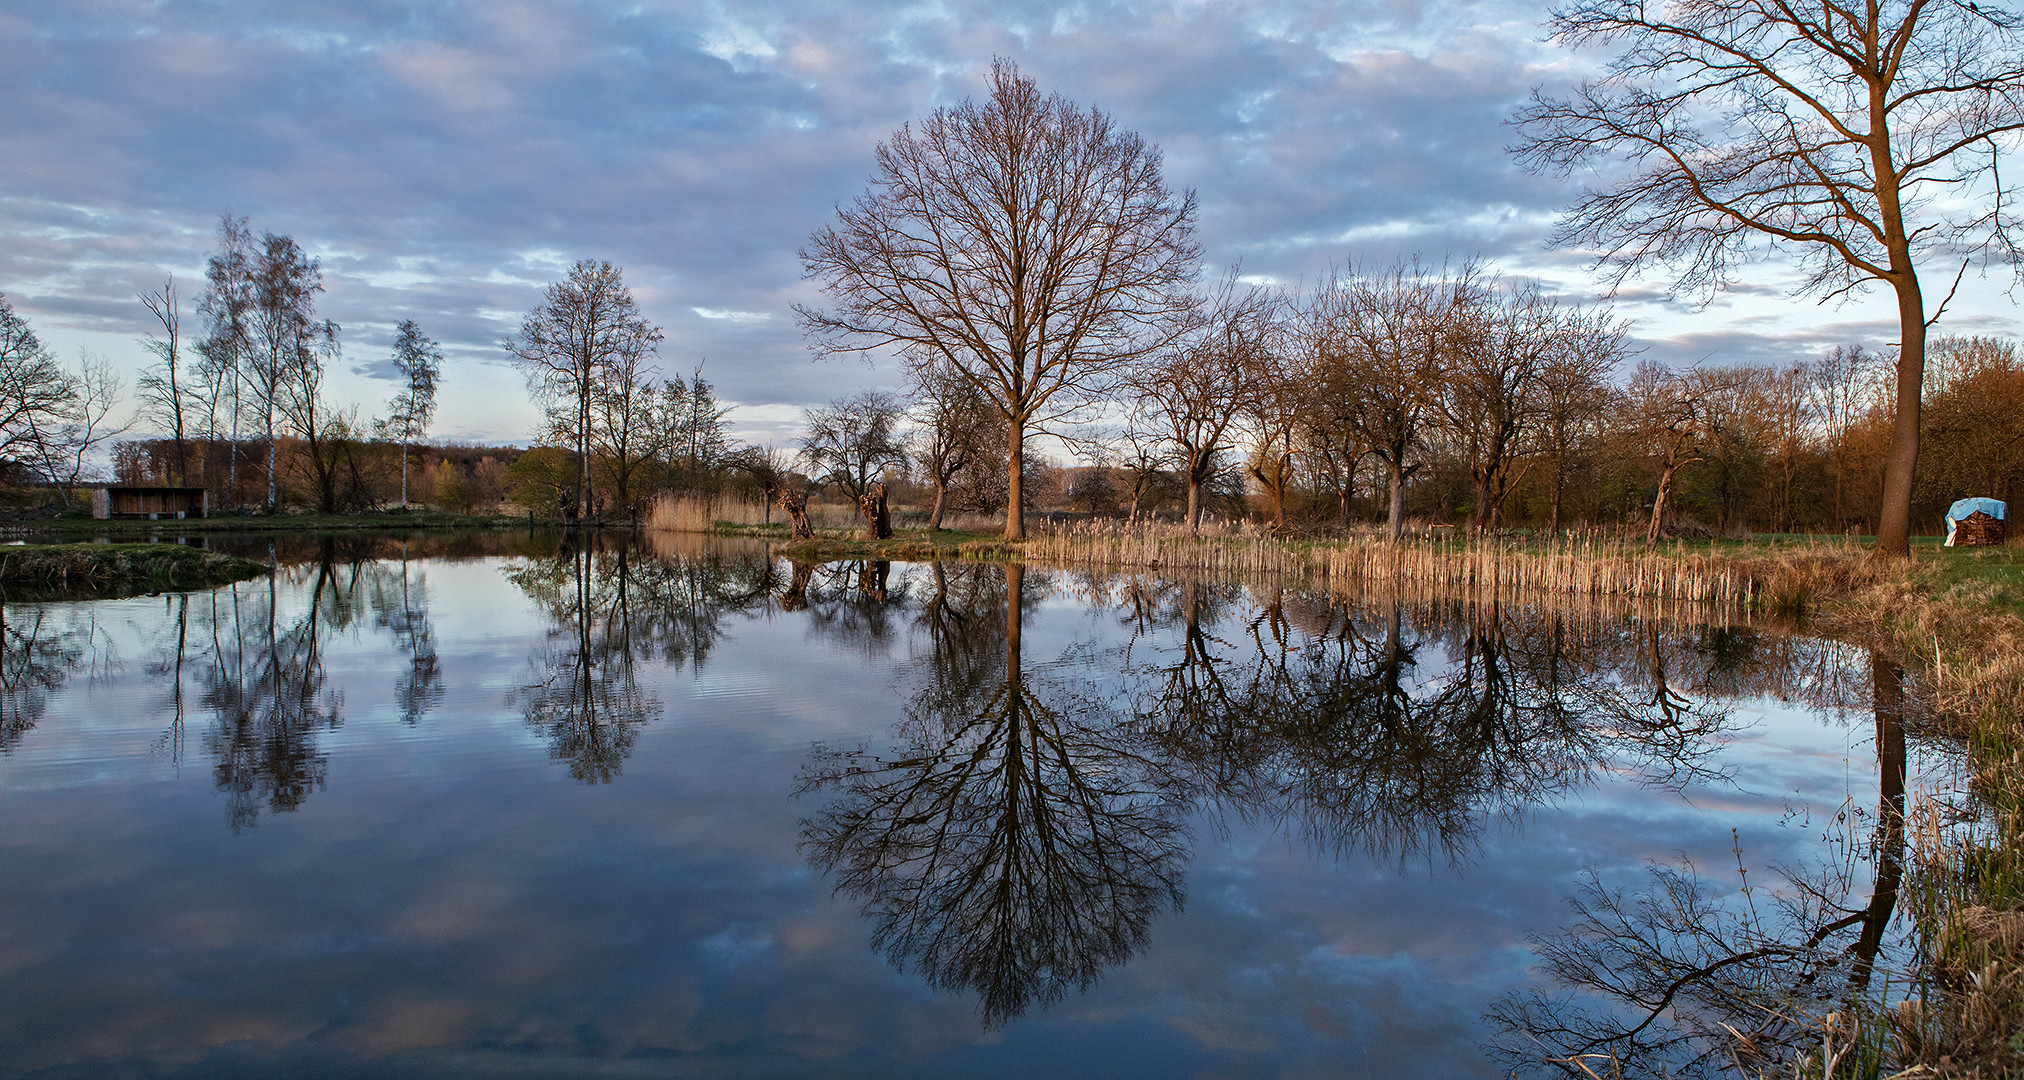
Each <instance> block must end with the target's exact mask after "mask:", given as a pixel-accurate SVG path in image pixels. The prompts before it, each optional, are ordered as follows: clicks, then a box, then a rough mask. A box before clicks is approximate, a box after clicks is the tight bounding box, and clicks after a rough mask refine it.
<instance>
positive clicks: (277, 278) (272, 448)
mask: <svg viewBox="0 0 2024 1080" xmlns="http://www.w3.org/2000/svg"><path fill="white" fill-rule="evenodd" d="M322 291H323V269H322V267H321V266H320V265H319V263H318V261H317V260H316V259H312V258H310V257H309V256H308V255H307V254H305V253H304V252H303V250H302V248H301V247H300V246H298V245H297V244H296V243H295V240H294V239H293V238H291V237H287V236H277V235H275V234H274V233H265V234H263V235H262V237H261V245H260V251H259V253H258V254H257V255H256V256H255V257H254V261H253V265H252V282H251V297H250V303H249V304H248V306H247V307H246V308H245V311H244V316H243V317H244V322H245V351H244V353H243V356H244V362H243V363H242V364H241V365H240V367H239V376H240V378H241V379H243V380H244V381H245V382H246V384H247V386H248V387H249V388H250V389H251V390H252V394H253V402H254V405H255V407H256V408H258V409H259V410H260V420H261V430H262V433H263V435H264V437H265V438H266V441H267V509H268V510H269V511H270V512H272V511H273V510H274V509H275V507H276V505H277V503H278V501H279V496H278V491H279V489H278V487H277V481H278V478H279V471H280V470H279V469H278V468H277V464H276V449H277V448H276V445H275V439H274V433H275V423H276V421H277V420H281V419H283V418H284V414H286V413H288V412H289V411H290V408H291V396H295V397H299V398H300V400H301V401H311V400H313V399H314V398H315V396H316V390H315V389H314V388H308V389H306V390H305V389H304V388H302V387H298V386H296V385H294V383H295V382H296V381H297V380H300V379H302V378H305V377H307V378H311V379H313V380H315V381H317V382H319V383H320V382H321V378H322V370H321V364H322V358H323V356H324V355H326V352H327V351H328V350H334V349H335V347H336V342H337V324H336V323H333V322H330V321H328V320H324V321H319V320H318V319H317V318H316V294H317V293H320V292H322ZM312 366H314V367H315V368H316V370H315V371H314V372H313V373H312V372H311V371H310V370H309V369H310V367H312ZM312 411H313V410H312ZM298 426H299V425H298Z"/></svg>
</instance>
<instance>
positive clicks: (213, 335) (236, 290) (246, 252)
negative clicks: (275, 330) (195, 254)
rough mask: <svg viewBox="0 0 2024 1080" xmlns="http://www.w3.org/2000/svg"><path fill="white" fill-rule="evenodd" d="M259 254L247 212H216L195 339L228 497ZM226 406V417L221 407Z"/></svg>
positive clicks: (235, 467) (210, 458) (209, 430)
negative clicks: (221, 444) (200, 329)
mask: <svg viewBox="0 0 2024 1080" xmlns="http://www.w3.org/2000/svg"><path fill="white" fill-rule="evenodd" d="M257 258H258V252H257V251H256V250H255V244H254V240H253V231H252V229H250V228H249V227H248V226H247V224H246V219H245V218H243V217H237V218H235V217H233V216H232V215H230V214H223V215H220V216H219V218H218V250H216V251H214V252H212V253H211V256H210V258H209V259H208V260H207V261H206V262H205V264H204V295H203V297H202V298H201V299H200V300H199V301H198V303H197V312H198V314H199V315H201V316H202V317H203V319H204V337H203V340H201V341H199V342H198V343H197V352H198V354H199V355H200V356H201V357H202V358H203V359H202V361H201V362H200V363H199V365H198V369H197V375H198V380H199V385H200V392H201V393H202V395H203V402H204V417H205V421H206V423H205V436H206V438H208V439H209V440H210V441H211V444H212V451H213V452H212V453H209V454H207V455H205V458H206V462H207V466H208V469H213V470H214V469H215V468H216V464H215V463H216V460H217V457H218V455H217V453H216V452H215V451H216V449H217V443H218V441H219V437H220V436H224V441H225V458H226V470H225V477H224V480H225V491H226V499H227V500H228V501H230V502H232V503H233V504H235V505H236V504H237V503H238V499H239V425H240V422H241V421H242V420H243V419H244V410H243V408H242V404H243V402H242V398H241V388H242V385H243V382H242V379H241V374H242V372H243V371H244V370H245V367H246V359H247V356H248V355H249V354H250V353H251V352H252V350H253V331H252V325H251V323H252V309H253V294H254V280H253V279H254V263H255V262H256V260H257ZM220 412H223V413H224V414H225V415H224V416H223V417H220V416H219V413H220Z"/></svg>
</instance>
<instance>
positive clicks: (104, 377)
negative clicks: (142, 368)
mask: <svg viewBox="0 0 2024 1080" xmlns="http://www.w3.org/2000/svg"><path fill="white" fill-rule="evenodd" d="M64 378H65V379H66V380H67V382H68V384H69V388H70V393H69V395H68V397H67V399H66V400H64V401H63V402H61V403H60V404H58V405H57V406H56V407H55V408H53V409H49V410H46V411H40V410H30V411H28V412H26V413H24V419H25V422H26V427H27V429H28V432H29V435H30V436H31V440H30V442H29V445H28V449H29V451H30V453H31V454H32V459H31V460H32V464H33V465H34V468H35V471H36V472H38V473H40V474H41V475H42V478H43V479H44V480H46V481H48V482H49V484H50V485H51V486H52V487H54V488H55V489H56V497H57V501H58V502H60V503H61V504H62V505H63V508H64V509H66V510H68V509H70V507H71V502H70V493H71V489H72V488H73V487H75V486H76V485H77V482H78V481H79V480H81V479H83V478H84V474H85V473H86V472H87V471H89V470H90V468H91V459H92V456H93V454H94V453H95V452H96V451H97V450H98V449H99V448H100V447H102V446H104V445H105V444H106V443H108V442H110V441H112V440H113V439H116V438H118V437H119V436H120V435H122V434H125V432H126V430H127V428H128V427H129V426H131V421H128V422H124V423H115V422H114V421H113V419H112V412H113V410H114V409H115V408H118V407H119V399H120V393H121V391H122V390H124V389H125V387H124V384H123V380H121V378H120V375H119V372H117V371H115V370H113V366H112V363H111V361H109V360H107V359H106V358H105V357H103V356H100V355H98V354H96V353H90V352H87V353H85V354H84V355H83V356H81V357H80V358H79V360H78V374H77V375H74V376H73V375H70V374H68V373H64Z"/></svg>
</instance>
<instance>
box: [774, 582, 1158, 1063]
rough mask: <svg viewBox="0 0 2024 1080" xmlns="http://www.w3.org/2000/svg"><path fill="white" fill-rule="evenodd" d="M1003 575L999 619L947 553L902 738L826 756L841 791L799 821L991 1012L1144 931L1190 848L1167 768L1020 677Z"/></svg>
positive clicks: (999, 1012) (924, 622)
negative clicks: (961, 595)
mask: <svg viewBox="0 0 2024 1080" xmlns="http://www.w3.org/2000/svg"><path fill="white" fill-rule="evenodd" d="M959 573H961V571H959ZM1003 580H1004V582H1005V585H1004V591H1003V594H1002V595H1001V596H1000V597H998V598H997V599H998V601H999V603H1001V604H1002V607H1003V616H1002V618H999V619H984V618H979V617H977V611H976V609H975V608H974V607H969V606H968V605H965V604H963V603H961V602H959V601H958V599H957V590H959V589H963V588H964V587H966V586H968V587H970V588H968V591H967V599H970V600H973V601H974V600H978V599H982V598H984V597H985V596H988V594H989V590H980V589H976V588H974V585H975V581H974V578H972V579H970V580H968V581H958V582H955V583H953V584H954V586H955V587H954V588H952V583H951V581H950V580H949V577H948V574H947V573H946V572H945V571H944V570H942V569H941V568H937V569H936V583H937V588H936V590H935V595H934V596H933V597H932V598H930V599H929V600H927V601H926V602H925V603H924V605H923V606H922V610H921V614H920V625H921V626H922V627H923V628H924V629H925V630H926V632H927V635H928V638H929V641H930V643H931V653H930V655H929V657H928V658H927V659H928V661H929V678H928V679H927V682H926V685H924V686H923V688H922V689H921V691H920V692H919V693H918V694H917V695H916V696H915V697H914V698H913V700H912V701H911V702H910V704H909V705H908V707H907V709H906V713H905V717H904V719H903V720H902V721H901V723H900V725H899V728H898V735H899V739H898V741H899V743H900V745H901V747H902V748H901V749H899V750H897V751H896V752H894V753H893V754H891V755H890V756H876V755H871V754H868V753H866V752H864V751H856V752H822V753H818V754H817V756H816V758H815V760H814V761H813V762H812V763H811V765H810V766H809V768H808V769H807V771H806V772H805V773H804V776H803V790H804V791H807V792H813V791H830V792H833V793H834V794H835V796H836V797H835V798H834V799H833V801H832V802H831V803H830V804H829V805H828V806H826V807H825V808H824V809H823V810H822V811H820V812H819V813H817V814H816V815H815V816H814V817H813V818H811V819H809V820H808V821H807V822H806V823H805V826H804V832H803V837H804V847H805V850H806V851H807V852H808V854H809V856H810V859H811V860H812V861H813V862H814V863H815V864H816V865H817V866H819V867H821V868H822V869H823V870H825V871H826V872H831V873H834V874H835V875H836V878H837V887H838V889H839V891H841V892H845V893H848V894H850V895H852V896H854V897H856V898H858V899H859V900H860V901H862V903H863V905H864V909H865V911H866V913H867V914H868V915H869V916H870V917H871V919H872V921H873V924H874V931H873V943H874V946H875V947H877V948H880V949H883V950H884V951H885V952H886V953H887V954H888V955H889V956H890V957H891V958H892V959H893V960H894V962H895V963H898V964H902V965H904V964H907V963H912V964H914V965H915V966H917V967H918V968H919V970H920V971H921V972H922V973H923V974H924V975H925V976H926V977H927V979H928V980H929V981H930V982H931V983H933V984H935V985H937V986H941V987H944V988H948V989H952V990H968V991H974V992H975V993H976V994H977V995H978V996H979V999H980V1000H979V1007H980V1010H981V1012H982V1014H983V1016H984V1018H985V1020H986V1022H987V1023H992V1024H996V1023H1002V1022H1004V1021H1005V1020H1008V1019H1010V1018H1012V1017H1015V1016H1017V1015H1019V1014H1020V1013H1022V1012H1024V1011H1025V1010H1026V1009H1027V1008H1029V1007H1031V1006H1032V1005H1035V1004H1042V1005H1044V1004H1046V1003H1049V1002H1052V1001H1054V1000H1057V999H1058V998H1060V997H1061V996H1062V995H1063V994H1064V993H1066V992H1067V991H1068V990H1069V989H1070V988H1082V987H1087V986H1089V985H1090V984H1091V983H1093V982H1095V981H1096V979H1097V978H1098V977H1099V976H1100V975H1101V974H1102V972H1103V970H1104V969H1105V968H1106V967H1108V966H1110V965H1114V964H1118V963H1122V962H1123V961H1124V960H1126V959H1127V958H1128V957H1129V956H1130V955H1131V954H1132V953H1133V952H1134V951H1136V950H1137V949H1138V948H1139V947H1140V946H1142V945H1143V944H1144V942H1145V939H1146V932H1147V927H1148V926H1149V924H1150V922H1151V920H1152V918H1153V916H1154V915H1156V914H1157V913H1158V912H1159V911H1160V910H1162V909H1163V908H1165V907H1168V906H1170V905H1178V904H1179V903H1180V901H1181V895H1182V894H1181V868H1182V864H1183V862H1184V860H1185V850H1186V849H1185V844H1186V836H1185V833H1184V830H1183V828H1182V826H1181V825H1180V824H1179V822H1178V819H1177V814H1178V807H1177V806H1176V804H1175V802H1174V800H1173V798H1172V797H1171V794H1170V792H1169V791H1168V790H1167V789H1166V786H1165V784H1164V781H1163V774H1162V772H1161V770H1159V769H1158V768H1157V767H1156V766H1155V765H1154V764H1153V763H1152V762H1151V761H1149V760H1147V759H1146V758H1145V757H1143V756H1142V755H1141V754H1139V753H1138V752H1137V751H1136V750H1135V749H1134V748H1133V747H1132V745H1131V743H1130V742H1129V741H1128V740H1127V739H1126V738H1125V736H1124V730H1125V729H1124V728H1123V727H1122V726H1120V725H1116V724H1114V723H1111V722H1109V721H1108V720H1107V718H1106V717H1105V716H1104V715H1103V712H1102V710H1097V709H1091V708H1088V707H1086V703H1082V702H1071V701H1069V700H1068V699H1067V697H1066V696H1065V695H1060V694H1058V693H1057V694H1054V695H1050V694H1049V692H1048V689H1047V688H1046V687H1045V686H1044V685H1043V684H1042V683H1040V682H1038V681H1036V680H1034V679H1032V678H1030V677H1029V676H1028V675H1027V674H1026V672H1025V670H1024V668H1023V666H1022V658H1021V654H1020V629H1021V624H1022V610H1021V609H1022V606H1023V604H1024V602H1025V597H1024V590H1023V583H1024V577H1023V570H1022V569H1021V568H1019V567H1016V566H1014V567H1007V568H1006V569H1005V570H1004V577H1003ZM1001 658H1002V659H1001Z"/></svg>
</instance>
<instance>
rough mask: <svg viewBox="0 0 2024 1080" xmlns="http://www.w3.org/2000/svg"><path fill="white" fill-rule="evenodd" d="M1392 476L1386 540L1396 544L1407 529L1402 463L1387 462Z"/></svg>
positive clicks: (1385, 527)
mask: <svg viewBox="0 0 2024 1080" xmlns="http://www.w3.org/2000/svg"><path fill="white" fill-rule="evenodd" d="M1385 465H1386V467H1387V468H1388V469H1389V470H1390V473H1391V476H1390V480H1391V485H1390V486H1391V510H1390V512H1389V514H1388V516H1387V517H1386V518H1385V526H1384V535H1385V539H1387V540H1389V541H1391V542H1392V543H1394V544H1396V543H1398V542H1399V537H1400V536H1402V535H1404V534H1405V528H1406V471H1405V469H1404V467H1403V466H1402V465H1401V463H1400V462H1398V461H1396V460H1393V461H1387V462H1385Z"/></svg>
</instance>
